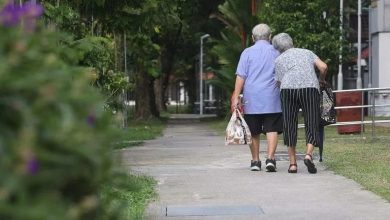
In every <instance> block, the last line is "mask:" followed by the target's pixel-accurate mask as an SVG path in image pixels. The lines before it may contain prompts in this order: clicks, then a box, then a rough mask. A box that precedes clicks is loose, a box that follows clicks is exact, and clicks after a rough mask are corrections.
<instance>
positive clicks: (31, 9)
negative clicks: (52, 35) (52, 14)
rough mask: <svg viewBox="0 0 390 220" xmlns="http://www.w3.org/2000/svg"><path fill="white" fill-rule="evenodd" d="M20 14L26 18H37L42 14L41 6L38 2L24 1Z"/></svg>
mask: <svg viewBox="0 0 390 220" xmlns="http://www.w3.org/2000/svg"><path fill="white" fill-rule="evenodd" d="M21 11H22V15H23V16H24V17H26V18H32V19H34V18H37V17H39V16H41V15H42V14H43V7H42V5H40V4H36V3H35V2H33V1H31V0H30V1H28V2H26V3H24V5H23V6H22V8H21Z"/></svg>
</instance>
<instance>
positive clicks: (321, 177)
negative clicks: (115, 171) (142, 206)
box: [123, 122, 390, 220]
mask: <svg viewBox="0 0 390 220" xmlns="http://www.w3.org/2000/svg"><path fill="white" fill-rule="evenodd" d="M223 139H224V138H223V137H221V136H219V135H218V134H217V133H216V132H214V131H213V130H212V129H210V128H208V127H207V125H205V124H204V123H196V122H191V123H181V124H169V125H168V126H167V128H166V129H165V131H164V135H163V137H161V138H158V139H156V140H152V141H147V142H146V143H145V144H144V145H143V146H139V147H134V148H129V149H127V150H123V157H124V162H123V164H124V165H125V166H128V168H129V169H130V170H132V172H139V173H142V174H146V175H150V176H153V177H154V178H155V179H156V180H157V181H158V185H157V191H158V193H159V198H158V199H157V200H156V201H154V202H152V203H151V204H150V205H149V208H148V210H147V213H146V217H145V219H158V220H160V219H162V220H165V219H177V220H186V219H224V220H230V219H245V220H247V219H272V220H278V219H310V220H311V219H315V220H321V219H332V220H337V219H343V220H347V219H353V220H357V219H369V220H379V219H381V220H382V219H383V220H385V219H386V220H387V219H390V203H388V202H386V201H385V200H383V199H381V198H380V197H378V196H376V195H375V194H373V193H371V192H369V191H367V190H364V189H362V186H360V185H359V184H357V183H355V182H354V181H352V180H349V179H346V178H344V177H342V176H338V175H335V174H334V173H333V172H331V171H328V170H326V168H325V167H324V166H323V165H321V164H320V163H318V162H316V164H317V167H318V173H317V174H314V175H313V174H309V173H308V172H307V169H306V167H305V165H304V164H303V161H302V160H299V161H298V174H288V173H287V168H288V164H289V162H288V161H287V156H286V149H285V147H283V146H279V147H278V152H277V167H278V172H276V173H267V172H265V171H263V170H264V169H263V170H262V171H260V172H251V171H249V160H250V154H249V149H248V147H247V146H224V140H223ZM264 146H265V145H264V143H262V147H261V150H265V149H264ZM264 155H265V154H264V152H262V155H261V158H262V161H265V159H264ZM301 159H302V157H301ZM317 161H318V160H317Z"/></svg>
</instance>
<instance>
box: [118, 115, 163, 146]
mask: <svg viewBox="0 0 390 220" xmlns="http://www.w3.org/2000/svg"><path fill="white" fill-rule="evenodd" d="M164 126H165V123H164V121H161V120H157V119H153V120H149V121H143V122H141V121H130V122H129V123H128V128H126V129H123V130H122V134H121V135H120V138H121V141H119V142H118V143H116V145H115V149H121V148H126V147H131V146H137V145H140V144H142V143H143V141H145V140H151V139H154V138H156V137H158V136H160V135H161V134H162V130H163V129H164Z"/></svg>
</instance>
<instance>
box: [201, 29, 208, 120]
mask: <svg viewBox="0 0 390 220" xmlns="http://www.w3.org/2000/svg"><path fill="white" fill-rule="evenodd" d="M207 37H210V35H209V34H205V35H203V36H201V37H200V54H199V56H200V58H199V114H200V115H203V39H205V38H207Z"/></svg>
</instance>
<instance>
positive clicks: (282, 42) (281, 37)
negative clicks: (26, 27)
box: [272, 33, 294, 53]
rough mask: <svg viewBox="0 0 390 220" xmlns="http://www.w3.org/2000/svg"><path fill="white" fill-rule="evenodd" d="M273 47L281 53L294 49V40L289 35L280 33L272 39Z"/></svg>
mask: <svg viewBox="0 0 390 220" xmlns="http://www.w3.org/2000/svg"><path fill="white" fill-rule="evenodd" d="M272 45H273V46H274V48H275V49H277V50H278V51H279V52H281V53H283V52H284V51H286V50H288V49H290V48H293V47H294V43H293V40H292V38H291V37H290V35H288V34H287V33H280V34H277V35H275V37H274V38H273V39H272Z"/></svg>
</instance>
